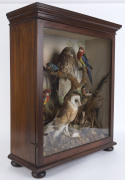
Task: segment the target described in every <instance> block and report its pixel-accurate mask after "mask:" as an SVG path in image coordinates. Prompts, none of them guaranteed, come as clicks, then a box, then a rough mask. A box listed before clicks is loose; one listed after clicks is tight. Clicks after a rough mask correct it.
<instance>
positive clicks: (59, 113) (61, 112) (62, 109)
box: [56, 108, 67, 118]
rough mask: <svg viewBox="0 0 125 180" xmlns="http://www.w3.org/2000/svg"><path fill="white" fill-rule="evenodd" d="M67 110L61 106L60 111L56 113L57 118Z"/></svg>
mask: <svg viewBox="0 0 125 180" xmlns="http://www.w3.org/2000/svg"><path fill="white" fill-rule="evenodd" d="M66 112H67V109H65V108H61V109H60V111H59V112H58V113H57V114H56V117H57V118H60V117H62V116H63V115H64V114H65V113H66Z"/></svg>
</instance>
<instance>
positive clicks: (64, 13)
mask: <svg viewBox="0 0 125 180" xmlns="http://www.w3.org/2000/svg"><path fill="white" fill-rule="evenodd" d="M7 17H8V19H9V21H10V23H11V24H15V23H19V22H22V21H26V20H29V19H33V18H39V19H43V20H48V21H53V22H58V23H61V24H68V25H71V26H76V27H79V28H86V29H91V30H92V29H93V30H96V31H102V32H106V33H112V34H114V33H115V32H116V31H117V30H118V29H119V28H121V25H118V24H115V23H111V22H108V21H104V20H101V19H98V18H94V17H90V16H86V15H83V14H80V13H76V12H72V11H69V10H65V9H61V8H57V7H53V6H50V5H46V4H42V3H34V4H31V5H29V6H26V7H24V8H20V9H18V10H16V11H13V12H10V13H8V14H7Z"/></svg>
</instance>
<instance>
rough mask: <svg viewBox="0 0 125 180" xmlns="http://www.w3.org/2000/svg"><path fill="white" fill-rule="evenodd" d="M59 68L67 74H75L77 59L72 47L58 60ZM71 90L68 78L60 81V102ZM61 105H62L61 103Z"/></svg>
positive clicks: (65, 50) (65, 49)
mask: <svg viewBox="0 0 125 180" xmlns="http://www.w3.org/2000/svg"><path fill="white" fill-rule="evenodd" d="M58 62H59V63H58V67H59V69H60V70H61V71H63V72H65V73H70V74H72V75H74V74H73V70H74V67H75V65H76V62H77V60H76V59H75V52H74V50H73V48H72V47H65V48H64V49H63V50H62V52H61V54H60V55H59V58H58ZM70 88H71V82H70V81H69V80H68V79H67V78H60V79H59V92H58V95H59V100H60V99H61V98H62V99H63V97H64V96H65V95H66V94H67V92H68V91H69V89H70ZM60 103H62V102H61V101H60Z"/></svg>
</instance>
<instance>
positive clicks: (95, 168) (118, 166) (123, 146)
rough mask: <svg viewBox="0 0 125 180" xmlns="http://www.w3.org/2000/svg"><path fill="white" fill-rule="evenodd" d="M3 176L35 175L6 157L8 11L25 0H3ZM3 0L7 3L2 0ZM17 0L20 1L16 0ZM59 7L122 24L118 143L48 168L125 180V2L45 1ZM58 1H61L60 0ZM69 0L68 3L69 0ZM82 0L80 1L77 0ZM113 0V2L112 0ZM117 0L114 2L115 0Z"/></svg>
mask: <svg viewBox="0 0 125 180" xmlns="http://www.w3.org/2000/svg"><path fill="white" fill-rule="evenodd" d="M0 2H1V4H0V147H1V148H0V180H4V179H5V180H8V179H13V180H16V179H18V180H22V178H23V180H25V179H30V178H32V177H31V175H30V173H31V172H30V171H29V170H27V169H26V168H21V169H15V168H13V167H11V166H10V161H9V160H8V159H7V155H8V154H9V152H10V151H9V149H10V60H9V26H8V23H9V22H8V20H7V18H6V13H7V12H9V11H12V10H15V9H17V8H20V7H23V6H25V5H27V4H28V2H33V1H28V0H27V1H25V2H27V4H26V3H25V4H24V1H21V0H18V1H9V0H8V1H7V0H4V1H0ZM3 2H4V3H3ZM10 2H11V3H10ZM17 2H18V3H17ZM21 2H23V3H21ZM42 2H48V3H47V4H50V5H54V6H57V7H61V8H65V9H69V10H73V11H76V12H80V13H83V14H86V15H90V16H94V17H97V18H101V19H104V20H108V21H112V22H115V23H118V24H121V25H122V26H123V27H122V29H121V30H119V31H118V32H117V36H116V70H115V114H114V119H115V124H114V130H115V131H114V140H115V141H116V142H117V143H118V145H117V146H115V150H114V151H113V152H104V151H100V152H97V153H94V154H91V155H89V156H86V157H83V158H80V159H77V160H74V161H72V162H69V163H66V164H64V165H61V166H58V167H56V168H53V169H50V170H48V171H47V176H46V177H45V178H46V179H50V180H57V179H58V180H59V179H60V180H65V179H69V180H70V179H71V180H84V179H85V180H100V179H101V180H117V179H119V180H125V174H124V170H125V156H124V155H125V152H124V151H125V117H124V114H125V96H124V93H125V75H124V74H125V58H124V57H125V3H122V2H124V0H121V1H119V2H120V3H117V1H116V0H114V1H113V0H110V1H107V0H105V1H104V2H105V3H102V2H101V3H98V2H99V1H98V0H97V1H95V2H96V3H92V2H94V0H89V1H88V2H89V3H87V1H84V2H86V3H71V2H76V1H75V0H69V1H66V0H63V2H65V3H57V1H53V2H54V3H51V2H52V1H51V0H50V1H45V0H44V1H42ZM58 2H61V1H59V0H58ZM66 2H67V3H66ZM77 2H80V1H77ZM109 2H111V3H109ZM113 2H114V3H113Z"/></svg>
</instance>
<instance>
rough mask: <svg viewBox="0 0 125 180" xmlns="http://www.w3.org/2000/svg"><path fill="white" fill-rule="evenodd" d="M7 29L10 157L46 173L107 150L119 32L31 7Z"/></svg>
mask: <svg viewBox="0 0 125 180" xmlns="http://www.w3.org/2000/svg"><path fill="white" fill-rule="evenodd" d="M7 18H8V19H9V21H10V70H11V153H10V154H9V156H8V157H9V159H11V160H12V161H11V164H12V165H13V166H16V167H20V166H24V167H27V168H28V169H30V170H32V175H33V177H36V178H40V177H44V176H45V174H46V172H45V171H46V170H47V169H49V168H52V167H55V166H57V165H60V164H62V163H65V162H67V161H70V160H73V159H76V158H79V157H81V156H85V155H87V154H90V153H93V152H96V151H99V150H106V151H111V150H113V146H114V145H115V144H116V143H115V142H114V141H113V111H114V68H115V34H116V31H117V30H118V29H120V28H121V25H118V24H114V23H111V22H108V21H104V20H101V19H97V18H93V17H90V16H86V15H83V14H79V13H76V12H72V11H68V10H64V9H60V8H57V7H52V6H49V5H45V4H41V3H34V4H31V5H29V6H26V7H24V8H21V9H18V10H15V11H12V12H10V13H8V14H7Z"/></svg>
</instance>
